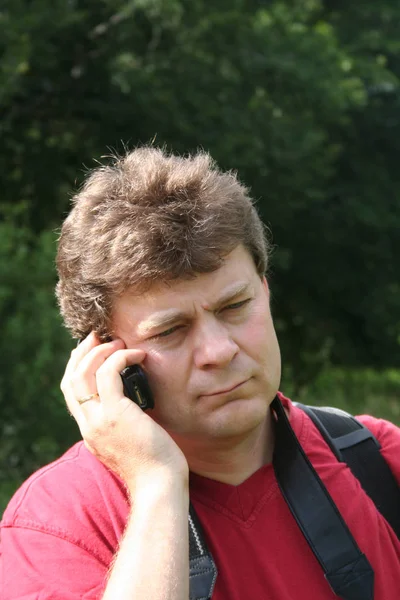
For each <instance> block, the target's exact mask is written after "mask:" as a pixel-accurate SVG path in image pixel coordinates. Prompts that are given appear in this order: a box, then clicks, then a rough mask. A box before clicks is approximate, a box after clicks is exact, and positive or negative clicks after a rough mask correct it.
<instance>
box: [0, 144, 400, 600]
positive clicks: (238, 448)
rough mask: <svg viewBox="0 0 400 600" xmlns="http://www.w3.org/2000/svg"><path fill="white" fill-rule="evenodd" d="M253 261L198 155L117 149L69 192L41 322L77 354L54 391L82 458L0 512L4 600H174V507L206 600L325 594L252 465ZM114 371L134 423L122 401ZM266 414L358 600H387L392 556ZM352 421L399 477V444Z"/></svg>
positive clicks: (261, 288) (320, 463) (316, 444)
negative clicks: (133, 392)
mask: <svg viewBox="0 0 400 600" xmlns="http://www.w3.org/2000/svg"><path fill="white" fill-rule="evenodd" d="M267 250H268V249H267V243H266V240H265V236H264V231H263V227H262V224H261V222H260V219H259V217H258V215H257V212H256V210H255V208H254V206H253V203H252V201H251V199H250V198H249V196H248V193H247V190H246V189H245V188H244V187H243V186H242V185H241V184H240V183H239V182H238V180H237V178H236V176H235V175H234V174H232V173H222V172H221V171H219V170H218V169H217V167H216V166H215V165H214V164H213V163H212V161H211V159H210V158H209V156H207V155H206V154H202V153H201V154H198V155H196V156H194V157H188V158H181V157H177V156H169V155H167V154H166V153H164V152H163V151H161V150H157V149H153V148H142V149H137V150H135V151H133V152H132V153H130V154H128V155H127V156H125V157H124V158H122V159H117V160H116V161H115V163H114V164H113V165H111V166H107V167H101V168H99V169H97V170H95V171H94V172H93V173H92V174H91V176H90V177H89V178H88V179H87V181H86V183H85V185H84V187H83V189H82V190H81V191H80V192H79V193H78V194H77V195H76V197H75V198H74V207H73V209H72V211H71V213H70V215H69V216H68V218H67V219H66V221H65V223H64V225H63V228H62V233H61V237H60V243H59V251H58V258H57V264H58V271H59V276H60V281H59V284H58V286H57V295H58V299H59V303H60V307H61V312H62V314H63V317H64V320H65V323H66V325H67V326H68V327H69V329H70V330H71V332H72V334H73V336H74V337H76V338H78V339H82V340H83V341H82V342H81V343H80V344H79V346H78V347H77V348H76V349H75V350H74V351H73V352H72V354H71V358H70V360H69V362H68V365H67V368H66V371H65V375H64V378H63V381H62V385H61V387H62V390H63V392H64V395H65V398H66V402H67V405H68V408H69V410H70V412H71V413H72V415H73V416H74V418H75V419H76V421H77V423H78V425H79V428H80V431H81V434H82V437H83V442H81V443H79V444H77V445H75V446H74V447H73V448H71V449H70V450H69V451H68V452H67V453H66V454H65V455H64V456H63V457H61V458H60V459H59V460H58V461H56V462H55V463H53V464H52V465H49V466H47V467H45V468H44V469H42V470H40V471H39V472H38V473H36V474H34V475H33V476H32V477H31V478H30V479H29V480H28V481H27V482H26V483H25V484H24V485H23V486H22V487H21V489H20V490H19V491H18V492H17V494H16V495H15V496H14V498H13V499H12V501H11V502H10V505H9V507H8V509H7V511H6V513H5V515H4V518H3V523H2V545H3V550H2V551H3V559H2V560H3V574H2V578H3V585H4V592H3V598H4V599H7V600H8V599H11V598H20V599H24V600H33V599H37V598H40V599H41V600H45V599H46V600H47V599H50V598H51V599H53V600H58V599H60V600H61V599H62V600H69V599H71V600H72V599H77V598H84V599H86V600H92V599H100V598H102V599H103V600H109V599H113V600H114V599H117V598H118V600H128V599H134V600H138V599H140V600H144V599H146V600H147V599H151V600H160V599H163V600H169V599H171V600H172V599H173V600H187V598H188V597H189V577H188V572H189V567H188V507H189V495H190V500H191V502H192V503H193V506H194V508H195V510H196V512H197V515H198V517H199V520H200V522H201V523H202V526H203V528H204V531H205V535H206V538H207V543H208V544H209V547H210V549H211V552H212V554H213V557H214V559H215V562H216V564H217V567H218V578H217V581H216V584H215V589H214V593H213V596H212V597H213V600H223V599H224V600H225V599H227V600H239V599H241V600H242V599H244V598H257V599H259V598H268V599H269V600H293V599H296V600H302V599H303V598H304V599H305V598H307V599H308V598H309V597H314V598H317V599H319V600H330V599H333V598H335V596H334V594H333V592H332V590H331V588H330V587H329V585H328V584H327V582H326V580H325V578H324V575H323V572H322V570H321V568H320V565H319V564H318V562H317V560H316V558H315V556H314V555H313V553H312V552H311V550H310V548H309V546H308V544H307V543H306V541H305V539H304V537H303V535H302V533H301V531H300V529H299V528H298V526H297V524H296V522H295V520H294V519H293V517H292V515H291V513H290V511H289V509H288V507H287V505H286V503H285V501H284V499H283V497H282V494H281V492H280V490H279V487H278V484H277V481H276V478H275V474H274V470H273V468H272V464H271V461H272V453H273V449H274V441H275V440H274V427H273V419H274V416H273V413H272V412H271V410H270V405H271V403H272V401H273V400H274V398H275V396H276V395H277V393H278V387H279V381H280V354H279V346H278V342H277V339H276V335H275V331H274V327H273V323H272V318H271V312H270V307H269V287H268V283H267V281H266V279H265V276H264V273H265V271H266V265H267ZM132 364H140V365H141V366H142V367H143V369H144V371H145V373H146V375H147V377H148V381H149V384H150V387H151V390H152V392H153V395H154V400H155V407H154V409H153V410H152V411H148V412H144V411H142V410H141V409H140V408H139V407H138V406H137V405H136V404H134V403H133V402H132V401H131V400H129V399H128V398H126V397H125V396H124V394H123V386H122V381H121V377H120V372H121V371H122V370H123V369H124V368H125V367H126V366H128V365H132ZM278 394H279V393H278ZM279 398H280V399H281V401H282V403H283V405H284V407H285V410H286V413H287V415H288V416H289V418H290V422H291V425H292V428H293V430H294V432H295V434H296V436H297V438H298V439H299V441H300V442H301V444H302V446H303V448H304V450H305V452H306V453H307V455H308V457H309V459H310V460H311V462H312V463H313V465H314V467H315V469H316V470H317V472H318V473H319V475H320V477H321V478H322V480H323V482H324V483H325V485H326V487H327V489H328V491H329V493H330V494H331V496H332V498H333V500H334V502H335V503H336V505H337V507H338V509H339V511H340V513H341V514H342V515H343V517H344V519H345V521H346V523H347V525H348V527H349V529H350V531H351V532H352V534H353V536H354V538H355V539H356V541H357V544H358V545H359V547H360V548H361V550H362V552H363V553H365V554H366V556H367V558H368V560H369V562H370V564H371V565H372V567H373V569H374V572H375V598H376V599H377V600H395V598H396V599H397V597H398V588H399V582H400V542H399V541H398V539H397V538H396V536H395V535H394V533H393V531H392V529H391V527H390V526H389V525H388V523H387V522H386V521H385V520H384V518H383V517H382V516H381V515H380V514H379V513H378V512H377V510H376V508H375V506H374V504H373V503H372V502H371V500H370V499H369V498H368V497H367V496H366V494H365V493H364V492H363V491H362V490H361V488H360V485H359V482H358V481H357V480H356V479H355V478H354V477H353V476H352V474H351V473H350V472H349V470H348V469H347V468H346V467H345V466H344V465H343V464H342V463H339V462H337V461H336V459H335V458H334V457H333V455H332V453H331V452H330V450H329V448H328V447H327V445H326V443H325V442H324V441H323V440H322V438H321V436H320V434H319V433H318V432H317V430H316V429H315V427H314V426H313V424H312V422H311V421H310V420H309V418H308V417H307V416H306V415H305V414H304V413H303V412H302V411H301V410H300V409H298V408H296V407H295V406H294V405H292V404H291V402H290V401H289V400H288V399H286V398H284V397H283V396H282V395H281V394H279ZM363 422H364V423H365V424H366V425H368V427H369V428H370V429H371V430H372V431H373V433H374V434H375V435H376V436H377V437H378V438H379V440H380V442H381V444H382V453H383V455H384V457H385V458H386V460H387V462H388V463H389V465H390V467H391V469H392V470H393V472H394V474H395V476H396V478H397V479H398V480H400V452H399V449H400V432H399V430H398V429H397V428H396V427H394V426H393V425H391V424H389V423H386V422H383V421H378V420H375V419H373V418H372V417H364V418H363Z"/></svg>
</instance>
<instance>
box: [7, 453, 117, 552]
mask: <svg viewBox="0 0 400 600" xmlns="http://www.w3.org/2000/svg"><path fill="white" fill-rule="evenodd" d="M128 510H129V508H128V500H127V496H126V493H125V490H124V486H123V484H122V482H121V480H119V479H118V478H117V477H116V476H115V475H114V474H113V473H111V472H110V471H109V470H108V469H106V467H105V466H104V465H103V464H102V463H100V461H98V460H97V459H96V458H95V457H94V456H93V455H92V454H91V453H90V452H89V451H88V450H87V448H86V447H85V446H84V444H83V442H79V443H77V444H75V445H74V446H72V447H71V448H70V449H69V450H68V451H67V452H66V453H65V454H64V455H63V456H61V457H60V458H59V459H58V460H56V461H54V462H52V463H50V464H49V465H47V466H45V467H43V468H42V469H39V470H38V471H36V473H34V474H33V475H31V477H29V479H27V480H26V481H25V482H24V483H23V484H22V486H21V487H20V488H19V489H18V490H17V492H16V493H15V494H14V496H13V497H12V499H11V500H10V503H9V505H8V506H7V508H6V510H5V512H4V515H3V519H2V523H1V526H2V527H3V528H9V527H18V528H27V529H33V530H39V531H42V532H46V533H50V534H53V535H55V536H58V537H62V538H63V539H68V540H69V541H71V542H73V543H80V541H81V540H82V539H86V541H87V544H88V545H89V546H90V544H91V539H90V538H91V537H93V536H98V535H99V534H101V535H103V536H104V537H105V538H110V537H111V538H112V539H113V540H114V541H115V543H117V538H118V536H119V534H120V533H121V531H122V530H123V524H124V522H125V519H126V517H127V514H128ZM110 519H111V524H110ZM94 523H96V526H95V527H93V524H94ZM120 530H121V531H120ZM92 541H93V544H94V545H96V540H95V539H93V540H92ZM110 541H111V540H110Z"/></svg>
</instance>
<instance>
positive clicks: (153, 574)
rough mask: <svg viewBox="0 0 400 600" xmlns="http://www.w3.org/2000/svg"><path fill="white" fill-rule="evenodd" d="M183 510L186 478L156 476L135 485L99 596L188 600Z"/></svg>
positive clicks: (107, 598)
mask: <svg viewBox="0 0 400 600" xmlns="http://www.w3.org/2000/svg"><path fill="white" fill-rule="evenodd" d="M188 510H189V492H188V483H187V480H183V479H177V478H174V477H168V476H159V477H157V478H155V477H152V478H150V479H148V480H146V481H142V482H141V484H140V485H136V486H135V490H134V492H133V494H132V512H131V515H130V518H129V520H128V523H127V526H126V529H125V533H124V536H123V539H122V541H121V544H120V548H119V551H118V553H117V555H116V557H115V560H114V563H113V567H112V569H111V571H110V575H109V580H108V584H107V587H106V590H105V593H104V595H103V600H115V598H118V600H188V598H189V548H188V545H189V542H188Z"/></svg>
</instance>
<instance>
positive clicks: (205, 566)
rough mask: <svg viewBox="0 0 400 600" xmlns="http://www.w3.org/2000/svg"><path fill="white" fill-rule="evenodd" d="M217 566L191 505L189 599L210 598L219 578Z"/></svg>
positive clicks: (206, 599)
mask: <svg viewBox="0 0 400 600" xmlns="http://www.w3.org/2000/svg"><path fill="white" fill-rule="evenodd" d="M217 574H218V572H217V567H216V566H215V563H214V559H213V557H212V555H211V552H210V551H209V550H208V548H207V544H206V541H205V537H204V532H203V529H202V527H201V524H200V521H199V519H198V517H197V515H196V512H195V510H194V508H193V506H192V503H190V506H189V599H190V600H209V599H210V598H211V596H212V593H213V590H214V585H215V581H216V579H217Z"/></svg>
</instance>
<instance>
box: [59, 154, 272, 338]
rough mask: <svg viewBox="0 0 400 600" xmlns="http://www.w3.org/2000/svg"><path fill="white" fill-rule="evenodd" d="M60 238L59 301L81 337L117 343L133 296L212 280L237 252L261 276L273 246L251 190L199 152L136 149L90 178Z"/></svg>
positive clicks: (77, 334) (77, 199) (74, 331)
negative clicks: (115, 315) (119, 316)
mask: <svg viewBox="0 0 400 600" xmlns="http://www.w3.org/2000/svg"><path fill="white" fill-rule="evenodd" d="M73 200H74V207H73V209H72V211H71V213H70V214H69V216H68V217H67V219H66V220H65V222H64V224H63V227H62V231H61V237H60V243H59V249H58V256H57V267H58V272H59V277H60V280H59V283H58V285H57V297H58V300H59V303H60V307H61V312H62V315H63V317H64V320H65V323H66V325H67V327H68V328H69V329H70V330H71V332H72V334H73V335H74V337H78V338H82V337H85V336H86V335H87V334H88V333H89V332H90V331H92V330H94V331H96V333H97V334H98V335H99V336H100V338H102V339H107V338H108V337H111V336H112V335H113V330H112V323H111V313H112V307H113V305H114V302H115V300H116V298H118V297H119V296H121V294H123V293H124V292H125V291H126V290H128V289H134V290H136V291H137V292H138V293H140V292H142V291H146V290H148V289H149V288H150V287H151V286H152V285H153V284H155V283H159V282H168V281H179V280H185V279H192V278H193V277H195V276H196V275H197V274H201V273H211V272H213V271H215V270H217V269H218V268H220V267H221V265H222V264H223V261H224V258H225V257H226V256H227V255H228V254H229V253H230V252H231V251H232V250H234V249H235V248H236V247H238V246H239V245H241V246H243V247H244V248H245V249H247V251H248V252H249V254H250V256H251V257H252V259H253V261H254V265H255V268H256V271H257V273H258V275H259V276H260V277H262V276H263V274H264V272H265V269H266V264H267V242H266V239H265V235H264V228H263V225H262V223H261V220H260V218H259V216H258V214H257V212H256V209H255V208H254V206H253V202H252V200H251V199H250V197H249V195H248V192H247V189H246V188H245V187H244V186H243V185H242V184H241V183H239V181H238V179H237V177H236V175H235V174H233V173H230V172H228V173H223V172H221V171H220V170H219V169H218V168H217V166H216V165H215V164H214V162H213V161H212V159H211V158H210V156H209V155H208V154H206V153H203V152H200V153H198V154H196V155H195V156H189V157H179V156H173V155H168V154H167V153H166V152H164V151H162V150H160V149H155V148H150V147H144V148H138V149H136V150H134V151H133V152H131V153H129V154H127V155H126V156H125V157H123V158H116V159H115V160H114V163H113V164H112V165H110V166H104V167H100V168H98V169H96V170H94V171H93V172H92V174H91V175H90V176H89V177H88V178H87V180H86V182H85V184H84V186H83V188H82V190H81V191H80V192H79V193H78V194H77V195H76V196H75V197H74V199H73Z"/></svg>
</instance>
